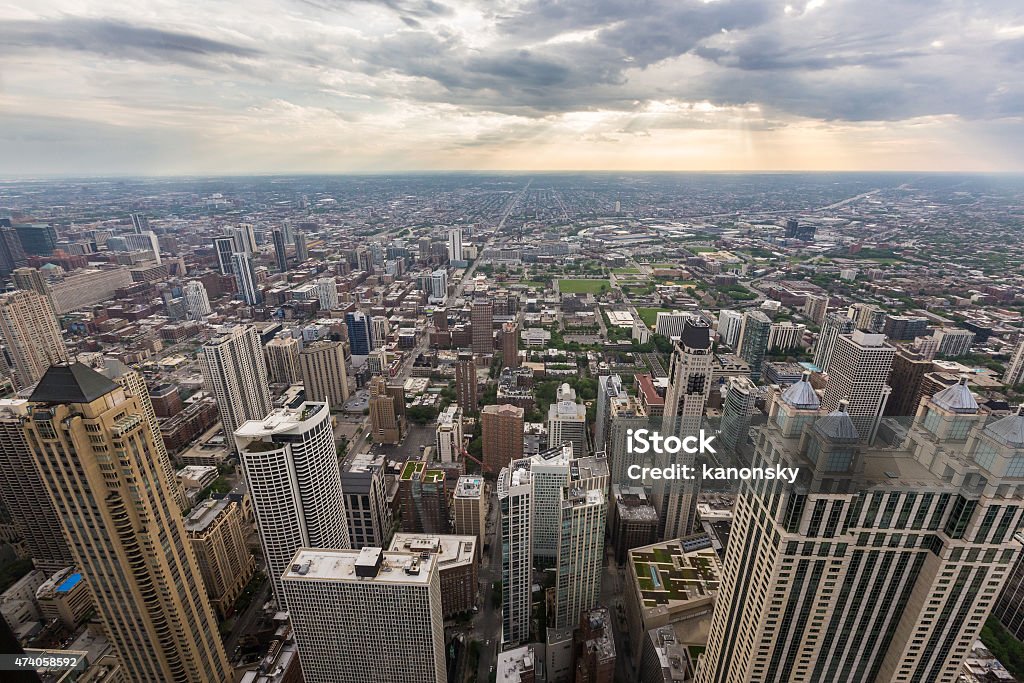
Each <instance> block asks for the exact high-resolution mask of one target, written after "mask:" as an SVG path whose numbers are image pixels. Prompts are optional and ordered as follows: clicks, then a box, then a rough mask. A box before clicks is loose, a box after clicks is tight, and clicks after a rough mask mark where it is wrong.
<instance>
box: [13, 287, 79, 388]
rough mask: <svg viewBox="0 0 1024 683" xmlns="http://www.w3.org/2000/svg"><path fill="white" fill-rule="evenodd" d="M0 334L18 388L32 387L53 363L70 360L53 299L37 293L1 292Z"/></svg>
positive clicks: (20, 291)
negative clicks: (53, 305) (52, 302)
mask: <svg viewBox="0 0 1024 683" xmlns="http://www.w3.org/2000/svg"><path fill="white" fill-rule="evenodd" d="M0 335H2V336H3V341H4V345H5V346H6V347H7V357H8V358H9V359H10V365H11V378H12V380H13V381H14V388H15V389H24V388H26V387H30V386H32V385H33V384H35V383H36V382H37V381H39V378H40V377H42V376H43V373H44V372H46V369H47V368H49V367H50V366H51V365H53V364H54V363H60V362H62V361H67V360H68V351H67V348H65V346H64V340H63V339H62V338H61V335H60V326H59V325H58V324H57V319H56V318H55V317H54V315H53V309H52V308H51V307H50V301H49V299H47V298H46V297H45V296H42V295H41V294H38V293H36V292H29V291H25V290H17V291H14V292H6V293H4V294H0Z"/></svg>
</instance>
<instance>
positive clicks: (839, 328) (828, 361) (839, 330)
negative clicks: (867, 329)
mask: <svg viewBox="0 0 1024 683" xmlns="http://www.w3.org/2000/svg"><path fill="white" fill-rule="evenodd" d="M853 327H854V325H853V320H851V319H850V318H847V317H846V316H845V315H843V314H842V313H829V314H828V315H826V316H825V320H824V321H823V322H822V323H821V331H820V332H819V333H818V341H817V343H816V344H815V346H814V364H815V365H817V366H818V368H819V369H820V370H821V371H822V372H828V371H829V367H830V366H831V365H832V354H833V353H834V352H835V348H836V339H838V338H839V335H841V334H850V333H851V332H853Z"/></svg>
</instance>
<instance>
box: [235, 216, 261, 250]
mask: <svg viewBox="0 0 1024 683" xmlns="http://www.w3.org/2000/svg"><path fill="white" fill-rule="evenodd" d="M231 239H232V241H233V243H234V245H235V253H242V254H246V255H248V256H252V255H253V254H255V253H256V251H257V250H256V233H255V232H253V228H252V225H251V224H250V223H242V224H240V225H239V226H238V227H237V228H232V229H231Z"/></svg>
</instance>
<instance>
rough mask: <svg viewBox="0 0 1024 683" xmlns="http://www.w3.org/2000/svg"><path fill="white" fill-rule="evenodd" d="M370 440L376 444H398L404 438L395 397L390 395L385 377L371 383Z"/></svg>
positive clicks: (374, 379)
mask: <svg viewBox="0 0 1024 683" xmlns="http://www.w3.org/2000/svg"><path fill="white" fill-rule="evenodd" d="M370 438H371V439H373V441H374V443H398V442H399V441H400V440H401V438H402V423H401V420H400V418H399V413H398V410H397V409H396V407H395V397H394V396H392V395H391V394H390V393H388V383H387V380H385V379H384V378H383V377H374V378H373V379H372V380H371V381H370Z"/></svg>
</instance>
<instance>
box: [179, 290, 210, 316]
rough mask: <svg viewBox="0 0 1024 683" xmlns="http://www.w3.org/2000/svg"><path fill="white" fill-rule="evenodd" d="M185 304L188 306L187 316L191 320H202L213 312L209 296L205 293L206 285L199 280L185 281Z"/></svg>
mask: <svg viewBox="0 0 1024 683" xmlns="http://www.w3.org/2000/svg"><path fill="white" fill-rule="evenodd" d="M184 291H185V304H186V305H187V306H188V317H189V318H191V319H192V320H202V319H203V318H205V317H206V316H208V315H210V314H211V313H213V309H212V308H210V297H209V296H207V294H206V287H204V286H203V283H202V282H200V281H199V280H189V281H188V282H186V283H185V287H184Z"/></svg>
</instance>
